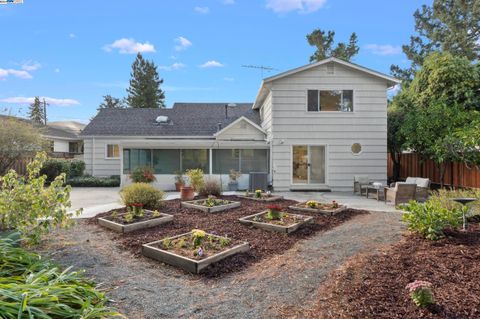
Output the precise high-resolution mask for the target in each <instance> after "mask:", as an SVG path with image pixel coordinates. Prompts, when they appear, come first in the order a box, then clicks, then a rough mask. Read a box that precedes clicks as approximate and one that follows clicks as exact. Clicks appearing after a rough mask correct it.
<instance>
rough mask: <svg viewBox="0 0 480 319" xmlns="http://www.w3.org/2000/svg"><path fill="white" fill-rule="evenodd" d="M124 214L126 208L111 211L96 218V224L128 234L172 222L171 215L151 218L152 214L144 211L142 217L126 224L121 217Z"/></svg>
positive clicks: (149, 211) (162, 214) (163, 214)
mask: <svg viewBox="0 0 480 319" xmlns="http://www.w3.org/2000/svg"><path fill="white" fill-rule="evenodd" d="M114 213H115V214H114ZM126 214H127V208H126V207H124V208H120V209H115V210H112V211H110V212H109V214H107V215H105V216H102V217H100V218H98V224H99V225H101V226H103V227H106V228H108V229H111V230H113V231H116V232H119V233H129V232H133V231H137V230H141V229H145V228H150V227H155V226H159V225H162V224H166V223H169V222H171V221H173V216H172V215H169V214H165V213H160V215H159V216H153V214H154V212H153V211H151V210H147V209H145V210H144V215H143V216H142V217H135V219H133V220H132V222H126V221H125V220H124V218H123V217H124V216H125V215H126Z"/></svg>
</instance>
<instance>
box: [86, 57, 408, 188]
mask: <svg viewBox="0 0 480 319" xmlns="http://www.w3.org/2000/svg"><path fill="white" fill-rule="evenodd" d="M398 83H399V81H398V80H396V79H395V78H392V77H390V76H388V75H384V74H381V73H379V72H376V71H373V70H370V69H367V68H364V67H361V66H359V65H356V64H353V63H349V62H345V61H343V60H340V59H336V58H329V59H326V60H323V61H320V62H317V63H313V64H308V65H306V66H303V67H300V68H297V69H293V70H290V71H287V72H284V73H281V74H278V75H276V76H272V77H269V78H266V79H264V80H263V82H262V83H261V86H260V89H259V91H258V94H257V96H256V99H255V102H254V103H236V104H226V103H175V104H174V106H173V107H172V108H171V109H103V110H100V112H99V113H98V114H97V116H96V117H95V118H94V119H93V120H92V121H91V122H90V124H89V125H87V127H85V129H84V130H83V132H82V133H81V136H82V137H83V139H84V146H85V157H84V160H85V162H86V171H87V172H88V173H90V174H92V175H95V176H107V175H119V174H120V175H121V176H122V183H123V184H126V183H128V182H129V177H128V174H129V173H130V172H131V171H132V169H134V168H135V167H138V166H150V167H152V168H153V169H154V171H155V174H156V178H157V182H156V186H157V187H159V188H162V189H165V190H169V189H173V188H174V174H175V172H176V171H185V170H186V169H189V168H201V169H203V170H204V172H205V173H206V174H211V175H213V176H217V177H218V178H219V179H221V180H222V182H223V183H227V182H228V173H229V171H230V170H231V169H236V170H239V171H241V172H242V173H243V174H242V176H241V178H240V180H239V186H240V188H247V187H248V180H249V173H250V172H267V173H268V178H269V182H270V183H271V184H272V186H273V188H274V189H275V190H280V191H286V190H335V191H346V190H351V189H352V186H353V182H352V181H353V176H354V175H357V174H368V175H369V176H370V178H371V179H373V180H375V181H379V182H383V183H386V180H387V89H389V88H391V87H393V86H394V85H396V84H398Z"/></svg>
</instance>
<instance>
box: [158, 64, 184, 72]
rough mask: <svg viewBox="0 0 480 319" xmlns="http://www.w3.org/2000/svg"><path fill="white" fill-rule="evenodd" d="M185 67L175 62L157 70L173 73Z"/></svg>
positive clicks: (161, 66)
mask: <svg viewBox="0 0 480 319" xmlns="http://www.w3.org/2000/svg"><path fill="white" fill-rule="evenodd" d="M184 67H186V65H185V64H183V63H180V62H175V63H173V64H172V65H160V66H159V67H158V68H159V69H160V70H165V71H175V70H180V69H183V68H184Z"/></svg>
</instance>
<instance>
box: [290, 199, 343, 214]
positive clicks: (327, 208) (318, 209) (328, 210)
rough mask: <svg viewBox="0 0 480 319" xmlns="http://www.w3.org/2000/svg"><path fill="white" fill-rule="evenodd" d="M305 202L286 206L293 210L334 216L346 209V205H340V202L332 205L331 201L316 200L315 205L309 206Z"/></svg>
mask: <svg viewBox="0 0 480 319" xmlns="http://www.w3.org/2000/svg"><path fill="white" fill-rule="evenodd" d="M307 203H308V202H303V203H298V204H295V205H292V206H288V208H290V209H293V210H298V211H303V212H310V213H318V214H322V215H325V216H334V215H336V214H338V213H341V212H343V211H344V210H346V209H347V206H346V205H341V204H337V205H334V204H333V203H319V202H316V203H317V205H316V206H315V207H310V206H308V205H307ZM335 206H337V207H335Z"/></svg>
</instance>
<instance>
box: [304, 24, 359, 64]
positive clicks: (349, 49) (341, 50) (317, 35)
mask: <svg viewBox="0 0 480 319" xmlns="http://www.w3.org/2000/svg"><path fill="white" fill-rule="evenodd" d="M307 41H308V44H309V45H311V46H313V47H315V48H316V51H315V53H313V55H312V56H310V62H317V61H321V60H323V59H326V58H329V57H332V56H333V57H336V58H339V59H342V60H345V61H350V60H351V59H352V57H354V56H355V55H356V54H358V51H359V50H360V48H359V47H358V45H357V42H358V39H357V35H356V34H355V32H354V33H352V34H351V35H350V40H349V42H348V43H345V42H339V43H337V45H336V46H335V47H334V46H333V45H334V42H335V31H327V32H325V31H322V30H320V29H315V30H313V31H312V32H311V33H310V34H307Z"/></svg>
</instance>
